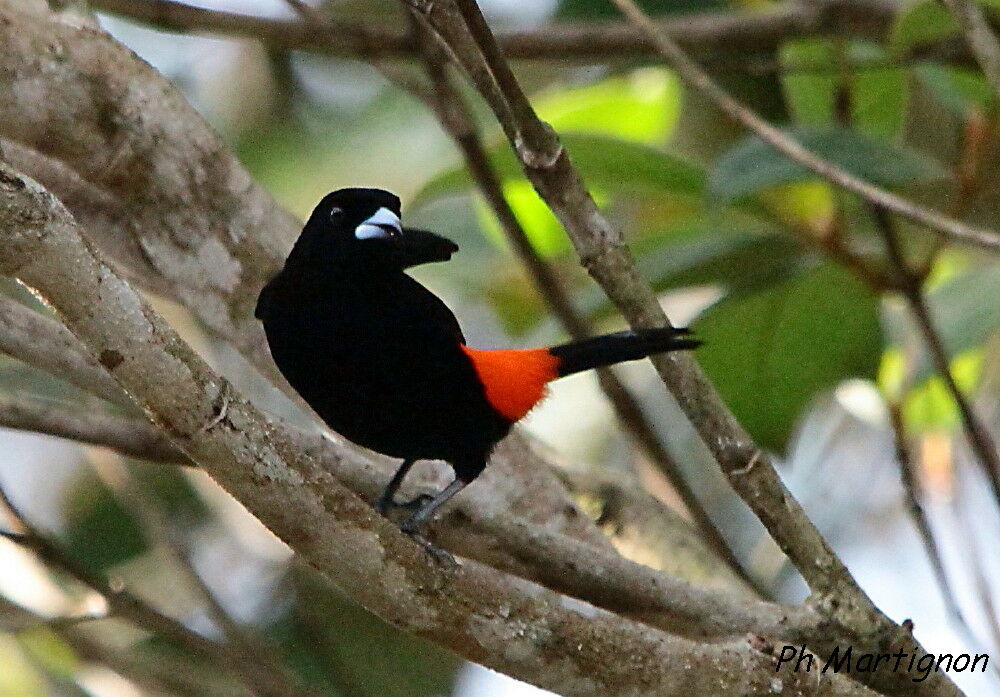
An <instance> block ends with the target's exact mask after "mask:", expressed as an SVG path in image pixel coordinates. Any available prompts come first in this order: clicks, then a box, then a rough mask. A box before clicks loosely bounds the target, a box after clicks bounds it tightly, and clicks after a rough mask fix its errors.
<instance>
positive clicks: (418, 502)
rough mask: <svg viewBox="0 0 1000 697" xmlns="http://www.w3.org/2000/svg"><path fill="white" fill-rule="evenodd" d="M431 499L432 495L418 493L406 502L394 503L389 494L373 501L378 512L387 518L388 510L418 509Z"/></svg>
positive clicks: (407, 510)
mask: <svg viewBox="0 0 1000 697" xmlns="http://www.w3.org/2000/svg"><path fill="white" fill-rule="evenodd" d="M433 499H434V497H433V496H431V495H430V494H420V496H417V497H416V498H414V499H413V500H411V501H407V502H406V503H396V502H395V501H393V499H392V497H391V496H390V497H386V496H383V497H381V498H380V499H379V500H378V501H376V502H375V510H376V511H377V512H378V514H379V515H381V516H383V517H385V518H388V517H389V516H388V515H386V514H387V513H388V512H389V511H390V510H399V511H405V512H414V511H419V510H420V509H421V508H422V507H423V506H424V505H425V504H427V503H429V502H430V501H432V500H433Z"/></svg>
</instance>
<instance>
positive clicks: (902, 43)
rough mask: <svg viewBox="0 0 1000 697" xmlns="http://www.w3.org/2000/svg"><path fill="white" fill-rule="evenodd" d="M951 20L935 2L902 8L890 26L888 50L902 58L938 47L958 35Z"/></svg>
mask: <svg viewBox="0 0 1000 697" xmlns="http://www.w3.org/2000/svg"><path fill="white" fill-rule="evenodd" d="M959 31H960V28H959V26H958V22H957V21H956V20H955V18H954V16H953V15H952V14H951V12H950V11H949V10H948V8H947V7H945V6H944V4H942V3H940V2H938V1H937V0H919V1H918V2H914V3H911V4H910V5H909V6H907V7H904V8H903V10H902V11H900V12H899V14H897V15H896V19H895V21H894V22H893V25H892V29H891V30H890V33H889V46H890V48H891V50H892V52H893V53H894V54H895V55H897V56H903V55H906V54H907V53H909V52H910V51H912V50H913V49H915V48H917V47H919V46H922V45H924V44H931V43H937V42H939V41H942V40H943V39H948V38H951V37H953V36H957V35H958V34H959Z"/></svg>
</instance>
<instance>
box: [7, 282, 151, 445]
mask: <svg viewBox="0 0 1000 697" xmlns="http://www.w3.org/2000/svg"><path fill="white" fill-rule="evenodd" d="M0 353H5V354H7V355H8V356H10V357H12V358H16V359H18V360H19V361H22V362H24V363H27V364H28V365H32V366H34V367H36V368H38V369H40V370H44V371H45V372H47V373H51V374H52V375H55V376H56V377H59V378H62V379H64V380H66V381H67V382H69V383H70V384H71V385H75V386H76V387H79V388H80V389H81V390H84V391H85V392H89V393H91V394H94V395H97V396H98V397H102V398H104V399H106V400H108V401H109V402H112V403H113V404H117V405H119V406H124V407H130V408H131V407H132V400H130V399H129V398H128V395H127V394H125V392H124V391H123V390H122V388H121V387H119V386H118V383H116V382H115V381H114V379H113V378H112V377H111V376H110V375H108V373H107V372H106V371H105V370H104V369H103V368H101V366H100V364H99V363H98V362H97V361H95V360H94V359H93V358H91V357H90V356H88V355H87V354H86V353H84V352H83V351H82V350H81V349H80V343H79V342H78V341H77V340H76V337H75V336H73V335H72V334H70V333H69V331H68V330H67V329H66V328H65V327H63V326H62V325H61V324H59V323H58V322H56V321H55V320H53V319H50V318H48V317H44V316H43V315H40V314H39V313H37V312H35V311H34V310H31V309H30V308H28V307H25V306H24V305H22V304H21V303H19V302H17V301H15V300H11V299H10V298H6V297H3V296H0ZM4 411H5V412H6V411H7V409H6V408H5V409H4ZM10 427H11V428H18V426H10ZM29 430H39V431H43V432H47V431H46V429H44V428H39V429H29ZM54 435H62V434H59V433H56V434H54ZM65 437H67V438H72V437H73V436H65ZM78 440H87V439H86V438H80V439H78ZM88 442H89V441H88Z"/></svg>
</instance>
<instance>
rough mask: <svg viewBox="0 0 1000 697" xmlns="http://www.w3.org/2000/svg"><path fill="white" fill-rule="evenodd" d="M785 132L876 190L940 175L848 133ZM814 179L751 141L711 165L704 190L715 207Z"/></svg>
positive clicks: (932, 165)
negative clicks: (760, 192) (715, 203)
mask: <svg viewBox="0 0 1000 697" xmlns="http://www.w3.org/2000/svg"><path fill="white" fill-rule="evenodd" d="M786 132H787V133H788V134H789V135H791V136H792V137H794V138H795V139H796V140H798V141H799V142H800V143H802V145H804V146H805V147H806V148H808V149H809V150H811V151H812V152H814V153H816V154H817V155H819V156H820V157H823V158H825V159H828V160H830V161H832V162H834V163H836V164H838V165H840V166H841V167H843V168H845V169H847V170H848V171H850V172H851V173H853V174H854V175H856V176H859V177H861V178H862V179H865V180H867V181H869V182H872V183H874V184H879V185H881V186H885V187H889V188H896V187H899V186H903V185H905V184H912V183H915V182H927V181H934V180H937V179H941V178H944V177H945V176H946V172H945V171H944V169H943V168H942V167H941V165H940V164H938V163H937V162H936V161H935V160H933V159H931V158H929V157H926V156H924V155H921V154H920V153H918V152H916V151H914V150H911V149H908V148H906V147H904V146H894V145H889V144H887V143H881V142H878V141H875V140H872V139H870V138H867V137H865V136H863V135H861V134H860V133H857V132H855V131H851V130H848V129H844V128H831V129H823V130H816V129H806V128H791V129H787V130H786ZM814 176H815V175H813V174H812V173H811V172H809V171H808V170H806V169H805V168H804V167H802V166H801V165H799V164H796V163H794V162H792V161H791V160H789V159H788V158H787V157H785V156H784V155H782V154H781V153H779V152H778V151H777V150H775V149H774V148H773V147H771V146H770V145H769V144H767V143H765V142H764V141H763V140H761V139H760V138H757V137H756V136H753V137H748V138H745V139H744V140H742V141H740V142H739V143H738V144H737V145H735V146H734V147H732V148H731V149H729V150H728V151H727V152H726V153H724V154H723V155H722V156H721V157H720V158H719V159H718V160H716V162H715V164H714V166H713V168H712V170H711V172H710V175H709V191H710V193H711V196H712V197H713V199H715V201H716V202H718V203H727V202H730V201H733V200H735V199H739V198H743V197H745V196H749V195H751V194H755V193H757V192H759V191H761V190H763V189H767V188H769V187H773V186H777V185H779V184H788V183H790V182H796V181H802V180H804V179H810V178H813V177H814Z"/></svg>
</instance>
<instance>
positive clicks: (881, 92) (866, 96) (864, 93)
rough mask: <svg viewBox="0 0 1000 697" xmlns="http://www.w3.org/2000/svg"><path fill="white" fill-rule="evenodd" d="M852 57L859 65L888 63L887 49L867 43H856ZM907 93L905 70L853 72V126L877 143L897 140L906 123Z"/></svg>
mask: <svg viewBox="0 0 1000 697" xmlns="http://www.w3.org/2000/svg"><path fill="white" fill-rule="evenodd" d="M850 56H851V60H853V61H856V62H859V63H864V62H865V61H868V62H875V61H881V60H887V59H888V56H887V54H886V51H885V49H884V48H882V47H881V46H878V45H876V44H871V43H866V42H865V43H863V42H853V43H852V44H851V50H850ZM908 93H909V83H908V78H907V76H906V71H905V70H903V69H902V68H896V67H884V68H881V67H879V68H876V67H873V66H868V67H865V68H864V69H862V70H856V71H854V73H853V74H852V75H851V78H850V115H851V125H852V126H853V127H854V128H856V129H857V130H858V131H860V132H861V133H864V134H865V135H868V136H871V137H873V138H876V139H882V140H885V141H891V140H893V139H895V138H896V137H897V136H898V134H899V133H900V132H901V130H902V128H903V123H904V121H905V120H906V103H907V99H908Z"/></svg>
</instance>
